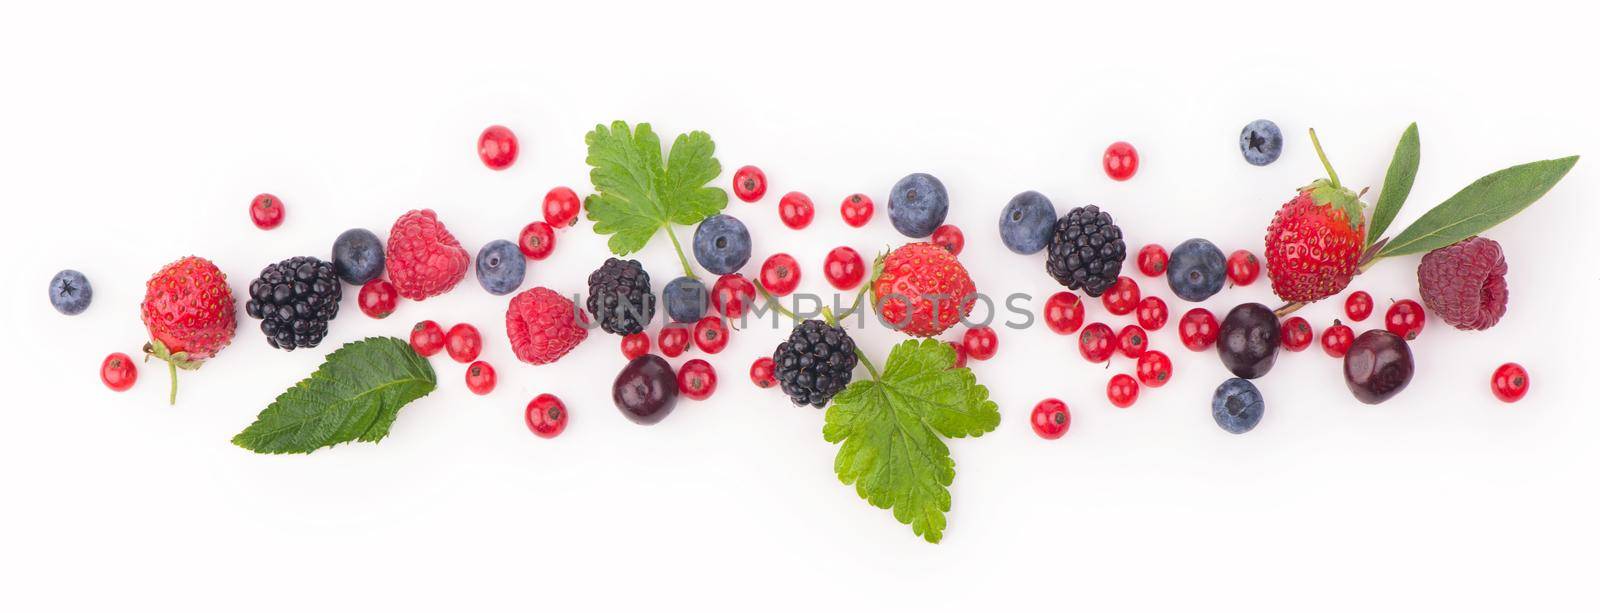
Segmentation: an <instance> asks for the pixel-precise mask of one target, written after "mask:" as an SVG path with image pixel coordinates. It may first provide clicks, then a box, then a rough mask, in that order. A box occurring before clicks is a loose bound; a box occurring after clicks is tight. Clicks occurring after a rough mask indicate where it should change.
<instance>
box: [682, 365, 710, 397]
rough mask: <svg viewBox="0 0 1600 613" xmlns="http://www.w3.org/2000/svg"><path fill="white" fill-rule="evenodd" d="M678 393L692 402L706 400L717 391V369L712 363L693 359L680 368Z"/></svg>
mask: <svg viewBox="0 0 1600 613" xmlns="http://www.w3.org/2000/svg"><path fill="white" fill-rule="evenodd" d="M678 391H679V392H681V393H682V394H683V395H684V396H686V397H688V398H689V399H690V400H705V399H707V398H710V397H711V394H713V393H716V391H717V369H715V368H712V367H711V363H710V362H707V361H705V360H701V359H693V360H689V361H687V362H684V363H683V366H681V367H679V368H678Z"/></svg>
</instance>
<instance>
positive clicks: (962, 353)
mask: <svg viewBox="0 0 1600 613" xmlns="http://www.w3.org/2000/svg"><path fill="white" fill-rule="evenodd" d="M945 344H946V345H949V346H950V348H951V349H954V350H956V361H955V363H954V364H952V365H950V367H951V368H966V367H967V346H966V345H964V344H962V343H960V342H958V341H947V342H945Z"/></svg>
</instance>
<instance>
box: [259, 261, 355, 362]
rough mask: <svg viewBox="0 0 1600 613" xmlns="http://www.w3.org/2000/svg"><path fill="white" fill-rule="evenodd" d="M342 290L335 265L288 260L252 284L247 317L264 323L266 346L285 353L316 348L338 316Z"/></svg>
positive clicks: (268, 270) (271, 268) (272, 266)
mask: <svg viewBox="0 0 1600 613" xmlns="http://www.w3.org/2000/svg"><path fill="white" fill-rule="evenodd" d="M343 291H344V290H343V286H341V285H340V284H339V277H338V275H337V274H336V273H335V272H334V270H333V264H332V263H330V262H324V261H322V260H319V259H317V258H313V257H298V258H289V259H287V260H284V261H282V262H278V263H276V264H270V265H268V266H267V267H266V268H263V269H261V275H260V276H258V277H256V279H255V280H254V281H251V282H250V301H249V302H246V303H245V305H244V311H245V313H246V314H248V315H250V316H251V317H254V318H256V319H259V320H261V333H262V334H265V335H266V336H267V344H268V345H272V346H273V347H274V348H277V349H283V350H285V351H293V350H295V349H296V348H299V347H316V346H317V344H319V343H321V342H322V338H323V337H325V336H327V335H328V322H330V321H333V318H334V317H336V316H338V315H339V299H340V297H341V296H342V295H343Z"/></svg>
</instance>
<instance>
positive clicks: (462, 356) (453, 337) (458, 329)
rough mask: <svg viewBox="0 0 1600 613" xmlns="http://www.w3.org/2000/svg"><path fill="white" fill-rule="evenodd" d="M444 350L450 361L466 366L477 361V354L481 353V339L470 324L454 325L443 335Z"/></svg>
mask: <svg viewBox="0 0 1600 613" xmlns="http://www.w3.org/2000/svg"><path fill="white" fill-rule="evenodd" d="M444 350H445V353H448V354H450V359H452V360H455V361H457V362H460V363H462V364H466V363H467V362H471V361H473V360H476V359H478V354H479V353H481V352H483V337H482V336H479V335H478V328H477V327H475V326H473V325H472V324H456V325H454V326H450V331H449V332H446V333H445V335H444Z"/></svg>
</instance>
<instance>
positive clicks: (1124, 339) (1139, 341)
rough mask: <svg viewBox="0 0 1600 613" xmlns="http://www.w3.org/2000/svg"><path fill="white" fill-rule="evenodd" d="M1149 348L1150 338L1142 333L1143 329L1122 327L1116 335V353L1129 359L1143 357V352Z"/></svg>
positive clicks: (1130, 326)
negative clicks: (1118, 352)
mask: <svg viewBox="0 0 1600 613" xmlns="http://www.w3.org/2000/svg"><path fill="white" fill-rule="evenodd" d="M1149 347H1150V337H1149V336H1147V335H1146V334H1145V333H1144V328H1140V327H1139V326H1132V325H1129V326H1123V327H1122V331H1121V332H1118V333H1117V351H1120V352H1122V355H1125V356H1128V357H1130V358H1137V357H1139V356H1141V355H1144V350H1145V349H1148V348H1149Z"/></svg>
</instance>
